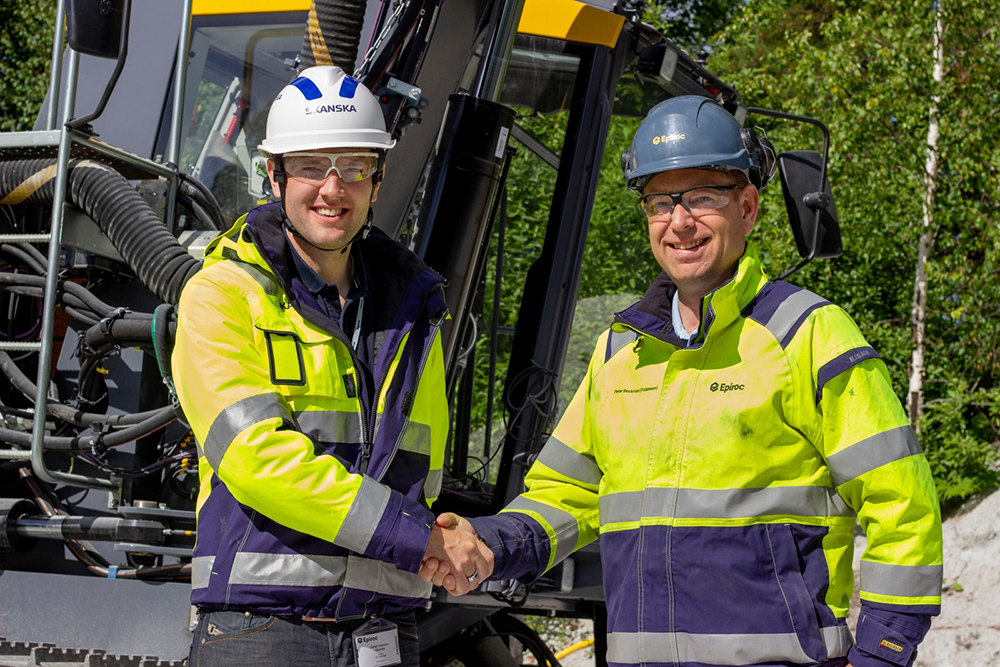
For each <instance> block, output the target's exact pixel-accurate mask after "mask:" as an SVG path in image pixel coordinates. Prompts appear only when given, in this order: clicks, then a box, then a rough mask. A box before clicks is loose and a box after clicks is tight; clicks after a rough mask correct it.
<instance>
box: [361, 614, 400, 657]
mask: <svg viewBox="0 0 1000 667" xmlns="http://www.w3.org/2000/svg"><path fill="white" fill-rule="evenodd" d="M351 643H352V644H353V645H354V662H355V664H357V666H358V667H388V666H389V665H398V664H399V663H400V662H402V658H401V657H400V655H399V632H398V631H397V630H396V624H395V623H393V622H391V621H387V620H385V619H384V618H371V619H369V620H368V622H366V623H365V624H364V625H362V626H361V627H359V628H358V629H357V630H355V631H354V632H353V633H352V634H351Z"/></svg>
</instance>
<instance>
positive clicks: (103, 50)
mask: <svg viewBox="0 0 1000 667" xmlns="http://www.w3.org/2000/svg"><path fill="white" fill-rule="evenodd" d="M68 9H69V11H67V12H66V27H67V36H66V37H67V39H68V40H69V46H70V48H72V49H73V50H74V51H78V52H80V53H86V54H88V55H91V56H97V57H99V58H117V57H118V55H119V53H120V52H121V44H120V42H121V34H122V22H123V20H124V18H125V12H126V11H127V10H126V7H125V0H70V2H69V8H68Z"/></svg>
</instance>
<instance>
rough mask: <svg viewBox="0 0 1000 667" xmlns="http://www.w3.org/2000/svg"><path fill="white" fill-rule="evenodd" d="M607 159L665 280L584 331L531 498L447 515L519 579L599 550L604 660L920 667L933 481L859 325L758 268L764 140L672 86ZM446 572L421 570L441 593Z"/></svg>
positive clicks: (935, 574)
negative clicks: (613, 159)
mask: <svg viewBox="0 0 1000 667" xmlns="http://www.w3.org/2000/svg"><path fill="white" fill-rule="evenodd" d="M622 163H623V168H624V172H625V179H626V182H627V185H628V187H629V188H630V189H632V190H633V191H635V192H636V193H637V194H638V195H639V196H640V199H639V201H640V204H641V206H642V209H643V211H644V212H645V214H646V218H647V223H648V227H649V238H650V246H651V248H652V251H653V255H654V256H655V257H656V260H657V262H658V263H659V264H660V267H661V268H662V269H663V273H661V274H660V276H659V277H657V278H656V279H655V280H654V281H653V283H652V285H651V286H650V287H649V289H648V290H647V292H646V294H645V296H644V297H643V298H642V299H641V300H640V301H639V302H638V303H636V304H634V305H633V306H631V307H630V308H628V309H626V310H624V311H623V312H621V313H618V314H617V315H616V316H615V319H614V322H613V323H612V325H611V327H610V328H609V330H608V331H607V332H605V333H604V334H603V335H602V336H601V337H600V339H599V340H598V343H597V346H596V349H595V351H594V354H593V357H592V359H591V362H590V367H589V369H588V373H587V376H586V377H585V379H584V380H583V382H582V383H581V386H580V388H579V390H578V391H577V393H576V395H575V397H574V398H573V400H572V401H571V403H570V405H569V406H568V408H567V410H566V413H565V414H564V415H563V417H562V419H561V420H560V422H559V424H558V425H557V426H556V428H555V430H554V431H553V434H552V437H551V438H550V439H549V440H548V442H547V443H546V445H545V447H544V448H543V449H542V451H541V453H540V454H539V457H538V460H537V461H536V462H535V463H534V465H533V466H532V468H531V469H530V471H529V472H528V475H527V477H526V479H525V485H526V486H527V489H528V490H527V491H526V492H525V493H523V494H522V495H521V496H519V497H518V498H517V499H515V500H514V501H513V502H512V503H510V505H508V506H507V507H506V508H505V509H504V510H503V511H502V512H501V513H500V514H499V515H497V516H496V517H486V518H479V519H472V520H471V521H470V522H466V521H465V520H464V519H459V518H458V517H455V516H454V515H443V516H441V517H439V518H438V523H439V524H440V525H444V526H457V527H460V528H465V529H468V530H472V529H475V530H476V531H477V532H478V534H479V535H480V536H481V537H482V539H483V540H484V541H485V542H486V543H487V544H488V545H489V546H490V547H491V549H492V550H493V552H494V556H495V570H494V575H493V576H494V578H519V579H522V580H524V581H531V580H533V579H534V578H536V577H537V576H538V575H540V574H541V573H542V572H543V571H545V570H546V569H548V568H550V567H552V566H553V565H554V564H555V563H558V562H559V561H560V560H562V559H563V558H565V557H566V556H568V555H569V554H570V553H572V552H573V551H574V550H575V549H578V548H580V547H581V546H583V545H585V544H587V543H589V542H591V541H593V540H595V539H600V546H601V556H602V561H603V576H604V594H605V598H606V601H607V605H608V627H607V631H608V654H607V661H608V664H610V665H615V666H620V667H624V666H626V665H629V666H631V665H649V666H652V665H673V666H678V665H681V666H683V667H708V666H715V665H747V666H749V665H767V666H770V667H779V666H780V667H790V666H792V665H803V666H805V665H808V666H817V665H819V666H822V667H844V666H845V665H853V667H905V666H907V665H911V664H912V663H913V660H914V657H915V656H916V649H917V645H918V644H919V643H920V641H921V639H922V638H923V636H924V634H925V633H926V631H927V629H928V627H929V625H930V618H931V616H933V615H935V614H937V613H938V611H939V606H940V600H941V598H940V595H941V562H942V553H941V523H940V512H939V508H938V502H937V496H936V493H935V490H934V484H933V481H932V479H931V475H930V470H929V468H928V465H927V461H926V460H925V458H924V456H923V454H922V453H921V451H920V446H919V444H918V443H917V440H916V438H915V436H914V433H913V430H912V429H911V428H910V425H909V423H908V422H907V419H906V415H905V414H904V412H903V409H902V406H901V405H900V403H899V400H898V399H897V398H896V396H895V394H894V393H893V391H892V387H891V386H890V383H889V376H888V372H887V371H886V367H885V364H884V363H883V362H882V360H881V359H880V358H879V356H878V354H877V353H876V352H875V351H874V350H873V349H872V348H871V347H870V346H869V345H868V343H867V342H866V341H865V339H864V337H863V336H862V335H861V332H860V331H859V330H858V328H857V326H856V325H855V324H854V322H853V321H852V320H851V319H850V317H848V316H847V315H846V314H845V313H844V311H842V310H841V309H839V308H838V307H836V306H834V305H833V304H831V303H829V302H828V301H826V300H824V299H822V298H821V297H819V296H817V295H815V294H813V293H811V292H808V291H806V290H804V289H801V288H799V287H796V286H794V285H791V284H788V283H784V282H780V281H773V280H771V279H769V278H768V277H767V275H766V274H765V272H764V269H763V267H762V265H761V262H760V258H759V254H758V251H757V249H756V247H755V246H754V244H753V243H752V242H750V241H748V240H747V235H748V234H749V233H750V232H751V231H752V230H753V225H754V222H755V221H756V218H757V212H758V195H759V191H760V190H761V189H763V188H764V187H765V186H766V185H767V182H768V180H770V178H771V176H772V174H773V171H774V155H773V150H772V149H771V146H770V143H769V142H767V141H766V140H765V139H763V138H760V137H758V136H757V134H756V133H755V132H754V131H753V130H748V129H743V128H741V127H740V125H739V123H738V122H737V121H736V120H735V119H734V118H733V116H732V115H730V114H729V113H728V112H727V111H726V110H725V109H724V108H722V107H721V106H719V105H718V104H716V103H715V102H714V101H713V100H710V99H706V98H703V97H696V96H687V97H678V98H673V99H670V100H667V101H665V102H662V103H661V104H659V105H657V106H656V107H654V108H653V109H652V110H651V111H650V112H649V114H648V116H647V117H646V119H645V120H644V121H643V123H642V124H641V125H640V127H639V129H638V131H637V132H636V135H635V138H634V139H633V141H632V145H631V147H630V149H629V150H628V151H627V152H626V153H625V154H624V155H623V159H622ZM856 523H860V525H861V527H862V528H863V529H864V531H865V533H866V535H867V547H866V549H865V551H864V553H863V554H862V556H861V585H860V597H861V605H862V608H861V614H860V618H859V621H858V625H857V631H856V635H855V636H852V633H851V632H850V630H849V629H848V626H847V613H848V605H849V601H850V599H851V596H852V593H853V591H854V573H853V568H852V561H853V549H854V529H855V525H856ZM450 570H451V564H449V563H439V562H437V561H434V560H429V561H427V562H426V563H425V564H424V567H423V569H422V571H421V575H422V576H423V577H424V578H425V579H429V580H432V581H434V582H435V583H443V584H444V585H445V586H446V587H448V586H449V585H450V584H452V583H454V582H453V581H452V579H450V578H449V577H451V575H450V574H449V571H450Z"/></svg>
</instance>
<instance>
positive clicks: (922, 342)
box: [908, 0, 944, 432]
mask: <svg viewBox="0 0 1000 667" xmlns="http://www.w3.org/2000/svg"><path fill="white" fill-rule="evenodd" d="M935 14H936V16H935V23H934V92H933V94H932V95H931V107H930V111H929V112H928V116H929V119H928V121H929V122H928V124H927V162H926V164H925V166H924V202H923V232H922V233H921V235H920V247H919V250H918V251H917V275H916V279H915V280H914V285H913V313H912V317H911V321H910V329H911V332H912V340H913V356H912V357H911V359H910V386H909V405H908V408H909V416H910V423H911V424H913V427H914V428H915V429H917V432H919V430H920V417H921V416H922V415H923V411H924V349H925V347H926V338H925V334H926V327H927V321H926V317H927V258H928V256H929V255H930V251H931V244H932V243H933V239H934V233H933V232H934V227H933V224H934V193H935V191H936V190H937V173H938V137H939V136H940V126H939V123H938V106H939V105H940V103H941V92H940V91H941V83H942V81H943V80H944V45H943V42H944V25H943V23H942V20H941V0H938V2H937V11H936V12H935Z"/></svg>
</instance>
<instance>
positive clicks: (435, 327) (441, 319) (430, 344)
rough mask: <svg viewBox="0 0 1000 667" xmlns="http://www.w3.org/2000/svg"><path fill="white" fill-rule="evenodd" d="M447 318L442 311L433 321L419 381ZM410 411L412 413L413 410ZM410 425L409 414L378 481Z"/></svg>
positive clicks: (394, 455)
mask: <svg viewBox="0 0 1000 667" xmlns="http://www.w3.org/2000/svg"><path fill="white" fill-rule="evenodd" d="M446 317H448V311H447V310H446V309H442V311H441V315H440V317H438V318H437V319H436V321H435V320H431V333H430V336H428V337H427V343H426V344H425V345H424V349H423V352H421V354H420V363H419V364H418V365H417V378H418V379H419V378H420V377H422V376H423V374H424V366H426V365H427V355H428V354H429V353H430V351H431V347H433V346H434V341H435V340H436V339H437V335H438V331H440V330H441V325H442V324H443V323H444V321H445V318H446ZM410 411H411V412H412V409H411V410H410ZM409 425H410V415H409V413H407V414H406V420H405V421H404V422H403V428H401V429H399V435H398V436H397V437H396V442H395V443H394V444H393V446H392V453H391V454H390V455H389V460H388V461H387V462H386V464H385V467H384V468H382V471H381V472H380V473H379V476H378V477H377V478H376V479H377V480H379V481H381V479H382V478H383V477H384V476H385V474H386V472H388V471H389V465H390V464H391V463H392V460H393V459H394V458H396V452H398V451H399V445H400V443H402V442H403V436H404V435H405V434H406V429H407V427H408V426H409Z"/></svg>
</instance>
